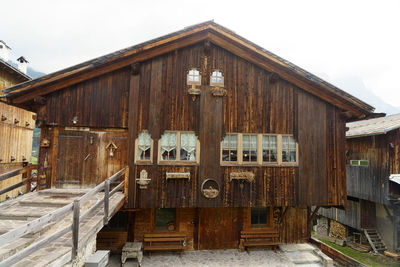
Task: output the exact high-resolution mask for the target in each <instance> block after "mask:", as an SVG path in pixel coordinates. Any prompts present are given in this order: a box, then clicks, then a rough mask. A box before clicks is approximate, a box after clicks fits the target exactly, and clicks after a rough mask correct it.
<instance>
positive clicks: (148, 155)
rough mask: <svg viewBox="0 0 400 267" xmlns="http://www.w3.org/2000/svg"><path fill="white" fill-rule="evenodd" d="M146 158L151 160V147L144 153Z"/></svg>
mask: <svg viewBox="0 0 400 267" xmlns="http://www.w3.org/2000/svg"><path fill="white" fill-rule="evenodd" d="M143 159H144V160H150V149H147V150H146V151H145V152H144V155H143Z"/></svg>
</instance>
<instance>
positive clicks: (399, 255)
mask: <svg viewBox="0 0 400 267" xmlns="http://www.w3.org/2000/svg"><path fill="white" fill-rule="evenodd" d="M383 254H385V256H388V257H392V258H393V259H395V260H398V259H400V253H396V252H392V251H389V250H385V252H383Z"/></svg>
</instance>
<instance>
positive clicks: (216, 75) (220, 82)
mask: <svg viewBox="0 0 400 267" xmlns="http://www.w3.org/2000/svg"><path fill="white" fill-rule="evenodd" d="M210 85H213V86H224V76H222V72H220V71H219V70H214V71H213V72H212V74H211V77H210Z"/></svg>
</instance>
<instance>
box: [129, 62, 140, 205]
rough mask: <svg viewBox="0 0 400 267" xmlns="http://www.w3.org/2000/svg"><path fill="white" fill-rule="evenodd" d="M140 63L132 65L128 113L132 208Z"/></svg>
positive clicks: (130, 200) (134, 198) (132, 200)
mask: <svg viewBox="0 0 400 267" xmlns="http://www.w3.org/2000/svg"><path fill="white" fill-rule="evenodd" d="M139 73H140V64H139V63H135V64H133V65H131V77H130V81H129V105H128V109H129V114H128V166H129V183H128V208H130V209H132V208H133V207H134V206H135V201H136V177H135V175H136V174H135V173H136V168H135V158H134V157H135V139H136V136H137V131H138V118H139V89H140V88H139V85H140V74H139Z"/></svg>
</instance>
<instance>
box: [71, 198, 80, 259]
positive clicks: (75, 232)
mask: <svg viewBox="0 0 400 267" xmlns="http://www.w3.org/2000/svg"><path fill="white" fill-rule="evenodd" d="M79 209H80V204H79V200H78V199H75V200H74V215H73V218H72V260H74V259H75V258H76V256H77V254H78V242H79Z"/></svg>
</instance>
